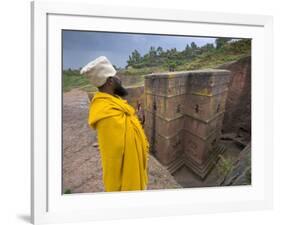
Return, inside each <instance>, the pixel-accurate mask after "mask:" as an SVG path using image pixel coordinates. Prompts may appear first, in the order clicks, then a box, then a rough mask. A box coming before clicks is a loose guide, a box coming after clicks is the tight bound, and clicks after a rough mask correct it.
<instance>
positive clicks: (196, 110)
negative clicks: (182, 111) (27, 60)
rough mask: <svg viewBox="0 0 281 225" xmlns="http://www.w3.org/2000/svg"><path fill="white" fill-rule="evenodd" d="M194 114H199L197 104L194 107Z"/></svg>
mask: <svg viewBox="0 0 281 225" xmlns="http://www.w3.org/2000/svg"><path fill="white" fill-rule="evenodd" d="M195 112H196V113H199V105H198V104H196V105H195Z"/></svg>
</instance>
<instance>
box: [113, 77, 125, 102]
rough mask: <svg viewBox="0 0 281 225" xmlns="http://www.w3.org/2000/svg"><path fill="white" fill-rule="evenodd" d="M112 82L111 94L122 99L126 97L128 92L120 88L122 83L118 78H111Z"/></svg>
mask: <svg viewBox="0 0 281 225" xmlns="http://www.w3.org/2000/svg"><path fill="white" fill-rule="evenodd" d="M112 79H113V80H114V84H113V92H114V94H116V95H119V96H120V97H124V96H126V95H128V91H127V90H126V89H125V88H124V87H123V86H122V82H121V80H120V79H119V78H117V77H112Z"/></svg>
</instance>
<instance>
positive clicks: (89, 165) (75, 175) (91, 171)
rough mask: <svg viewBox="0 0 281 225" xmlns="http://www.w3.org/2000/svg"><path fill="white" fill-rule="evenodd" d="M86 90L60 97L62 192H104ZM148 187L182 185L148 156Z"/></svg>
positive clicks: (71, 92) (165, 187)
mask: <svg viewBox="0 0 281 225" xmlns="http://www.w3.org/2000/svg"><path fill="white" fill-rule="evenodd" d="M88 104H89V103H88V96H87V93H86V92H84V91H81V90H78V89H73V90H72V91H70V92H66V93H64V96H63V190H64V192H65V193H89V192H101V191H104V187H103V183H102V168H101V159H100V154H99V149H98V145H97V139H96V132H95V131H94V130H93V129H91V128H90V127H89V126H88V124H87V117H88ZM148 165H149V168H148V170H149V184H148V190H152V189H171V188H181V187H182V186H181V185H179V184H178V183H177V182H176V180H175V179H174V177H173V176H172V175H170V173H169V172H168V171H167V170H166V169H164V168H163V167H162V166H161V164H160V163H159V162H158V161H157V160H156V159H155V158H154V157H153V156H152V155H151V156H150V158H149V162H148Z"/></svg>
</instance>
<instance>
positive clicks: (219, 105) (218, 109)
mask: <svg viewBox="0 0 281 225" xmlns="http://www.w3.org/2000/svg"><path fill="white" fill-rule="evenodd" d="M220 107H221V104H218V107H217V112H219V111H220Z"/></svg>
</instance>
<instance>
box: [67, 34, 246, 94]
mask: <svg viewBox="0 0 281 225" xmlns="http://www.w3.org/2000/svg"><path fill="white" fill-rule="evenodd" d="M247 55H251V40H250V39H241V40H238V41H233V40H232V39H229V38H218V39H216V47H214V45H213V44H206V45H204V46H202V47H198V46H196V44H195V43H191V45H190V46H189V45H187V46H186V48H185V50H183V51H177V50H176V49H175V48H173V49H170V50H169V49H168V50H167V51H163V49H162V48H161V47H158V48H157V49H155V48H154V47H151V48H150V51H149V52H148V53H147V54H145V55H144V56H141V55H140V54H139V53H138V52H137V51H136V50H135V51H133V52H132V54H131V55H130V56H129V60H128V61H127V66H126V68H125V69H117V71H118V75H120V77H121V78H122V80H123V81H124V82H123V83H124V85H126V86H135V85H142V84H143V75H146V74H150V73H157V72H165V71H182V70H195V69H204V68H215V67H217V66H219V65H221V64H224V63H226V62H230V61H235V60H238V59H240V58H242V57H244V56H247ZM135 76H137V77H138V78H137V79H135V78H133V77H135ZM73 88H80V89H82V90H85V91H95V90H96V88H95V87H93V86H92V85H91V84H90V83H89V81H88V79H86V78H85V77H84V76H81V75H80V74H79V70H71V69H69V70H64V71H63V90H64V91H69V90H71V89H73Z"/></svg>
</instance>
